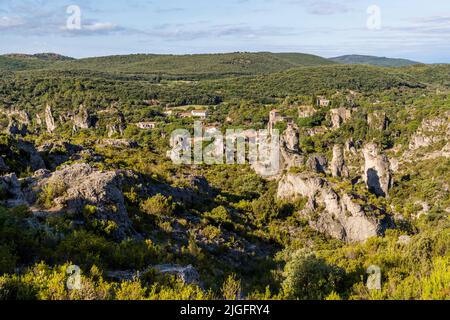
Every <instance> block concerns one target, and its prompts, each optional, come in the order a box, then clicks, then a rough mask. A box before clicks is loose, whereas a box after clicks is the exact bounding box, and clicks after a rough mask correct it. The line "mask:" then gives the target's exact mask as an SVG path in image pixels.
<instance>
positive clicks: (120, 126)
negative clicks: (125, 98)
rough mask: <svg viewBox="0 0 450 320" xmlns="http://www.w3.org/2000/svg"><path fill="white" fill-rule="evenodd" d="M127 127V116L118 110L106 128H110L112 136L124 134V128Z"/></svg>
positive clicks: (109, 132)
mask: <svg viewBox="0 0 450 320" xmlns="http://www.w3.org/2000/svg"><path fill="white" fill-rule="evenodd" d="M126 127H127V123H126V121H125V116H124V115H123V113H122V112H120V111H117V116H116V117H115V119H112V120H111V121H110V122H109V123H108V124H107V125H106V129H107V130H108V137H109V138H111V137H113V136H114V135H117V134H118V135H123V132H124V130H125V129H126Z"/></svg>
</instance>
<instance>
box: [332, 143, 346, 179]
mask: <svg viewBox="0 0 450 320" xmlns="http://www.w3.org/2000/svg"><path fill="white" fill-rule="evenodd" d="M331 175H332V176H333V177H348V176H349V172H348V168H347V166H346V165H345V159H344V148H343V146H341V145H335V146H334V147H333V159H332V160H331Z"/></svg>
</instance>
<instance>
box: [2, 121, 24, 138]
mask: <svg viewBox="0 0 450 320" xmlns="http://www.w3.org/2000/svg"><path fill="white" fill-rule="evenodd" d="M6 133H8V134H11V135H21V136H25V135H26V134H27V133H28V128H27V125H26V124H23V123H22V124H20V123H18V122H17V121H16V120H15V119H9V124H8V128H7V129H6Z"/></svg>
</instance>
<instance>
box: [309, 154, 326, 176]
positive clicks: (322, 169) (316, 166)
mask: <svg viewBox="0 0 450 320" xmlns="http://www.w3.org/2000/svg"><path fill="white" fill-rule="evenodd" d="M306 166H307V167H308V168H309V169H310V170H312V171H314V172H317V173H326V171H327V169H328V159H327V158H326V157H325V156H321V155H315V156H310V157H309V158H308V161H306Z"/></svg>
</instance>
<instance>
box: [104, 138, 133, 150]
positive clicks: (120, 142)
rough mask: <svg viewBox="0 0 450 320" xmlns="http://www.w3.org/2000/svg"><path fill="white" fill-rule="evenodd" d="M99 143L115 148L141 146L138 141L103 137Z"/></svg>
mask: <svg viewBox="0 0 450 320" xmlns="http://www.w3.org/2000/svg"><path fill="white" fill-rule="evenodd" d="M99 144H100V145H104V146H110V147H114V148H137V147H138V146H139V145H138V143H137V142H136V141H132V140H129V139H103V140H101V141H99Z"/></svg>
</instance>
